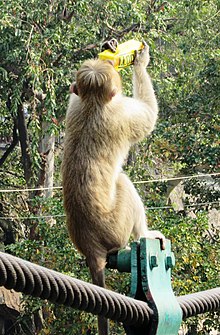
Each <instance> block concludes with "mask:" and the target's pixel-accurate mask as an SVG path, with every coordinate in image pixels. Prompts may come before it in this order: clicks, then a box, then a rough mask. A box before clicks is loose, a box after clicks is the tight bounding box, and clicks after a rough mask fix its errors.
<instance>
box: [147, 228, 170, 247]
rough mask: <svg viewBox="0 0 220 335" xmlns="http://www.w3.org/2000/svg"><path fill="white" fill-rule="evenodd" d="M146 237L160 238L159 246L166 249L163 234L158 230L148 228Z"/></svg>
mask: <svg viewBox="0 0 220 335" xmlns="http://www.w3.org/2000/svg"><path fill="white" fill-rule="evenodd" d="M146 237H147V238H151V239H158V240H160V246H161V249H162V250H165V249H166V238H165V236H164V235H163V234H162V233H161V232H160V231H158V230H148V233H147V236H146Z"/></svg>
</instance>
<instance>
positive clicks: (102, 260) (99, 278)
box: [86, 254, 109, 335]
mask: <svg viewBox="0 0 220 335" xmlns="http://www.w3.org/2000/svg"><path fill="white" fill-rule="evenodd" d="M86 260H87V264H88V267H89V270H90V273H91V277H92V282H93V284H95V285H98V286H101V287H105V264H106V256H96V255H94V254H93V255H90V256H89V257H86ZM98 330H99V335H108V334H109V321H108V319H106V318H105V317H103V316H98Z"/></svg>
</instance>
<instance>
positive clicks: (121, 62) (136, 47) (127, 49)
mask: <svg viewBox="0 0 220 335" xmlns="http://www.w3.org/2000/svg"><path fill="white" fill-rule="evenodd" d="M143 47H144V44H143V43H142V42H139V41H136V40H129V41H127V42H124V43H122V44H119V45H118V46H117V49H116V51H115V52H113V51H111V50H110V49H107V50H105V51H103V52H101V53H99V58H100V59H103V60H111V61H113V63H114V67H115V68H116V70H121V69H122V68H125V67H127V66H129V65H131V64H133V63H134V58H135V51H140V50H141V49H143Z"/></svg>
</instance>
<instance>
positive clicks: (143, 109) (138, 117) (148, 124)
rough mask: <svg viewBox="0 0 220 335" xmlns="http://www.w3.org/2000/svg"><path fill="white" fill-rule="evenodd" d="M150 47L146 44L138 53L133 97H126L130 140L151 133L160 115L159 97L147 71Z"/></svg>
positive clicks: (140, 138) (141, 137)
mask: <svg viewBox="0 0 220 335" xmlns="http://www.w3.org/2000/svg"><path fill="white" fill-rule="evenodd" d="M149 59H150V57H149V48H148V46H147V45H146V46H145V48H144V49H143V51H142V52H141V53H140V54H137V57H136V60H135V63H134V72H133V91H134V95H133V98H127V99H126V110H127V117H128V122H129V128H130V141H131V142H137V141H139V140H142V139H143V138H144V137H145V136H146V135H148V134H150V133H151V132H152V131H153V129H154V127H155V124H156V120H157V115H158V105H157V99H156V96H155V93H154V89H153V85H152V82H151V79H150V76H149V75H148V73H147V71H146V67H147V65H148V63H149Z"/></svg>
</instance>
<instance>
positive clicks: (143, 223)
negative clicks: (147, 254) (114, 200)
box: [121, 174, 165, 249]
mask: <svg viewBox="0 0 220 335" xmlns="http://www.w3.org/2000/svg"><path fill="white" fill-rule="evenodd" d="M122 176H123V177H122ZM121 178H123V179H124V183H125V184H124V186H125V187H126V189H127V192H128V193H129V195H128V197H127V202H128V201H129V204H127V206H128V208H129V207H130V208H132V209H133V211H132V216H133V217H132V218H130V220H132V219H133V230H132V234H133V236H134V239H135V240H139V239H140V238H141V237H146V238H151V239H155V238H157V239H159V240H160V241H161V247H162V249H165V237H164V235H163V234H162V233H161V232H160V231H157V230H148V227H147V219H146V215H145V209H144V205H143V202H142V200H141V198H140V196H139V194H138V192H137V190H136V189H135V187H134V185H133V183H132V182H131V181H130V179H129V178H128V177H127V176H126V175H123V174H121Z"/></svg>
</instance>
